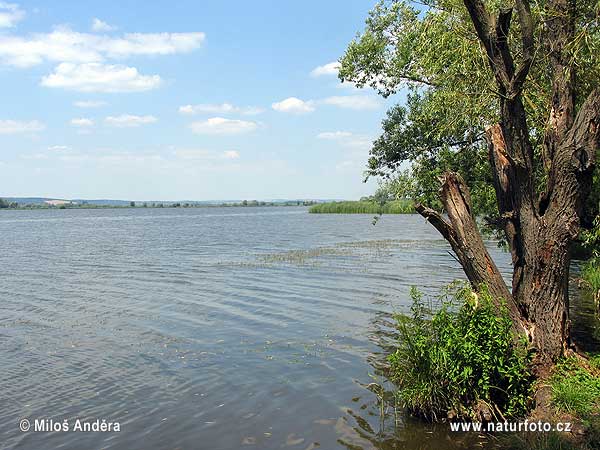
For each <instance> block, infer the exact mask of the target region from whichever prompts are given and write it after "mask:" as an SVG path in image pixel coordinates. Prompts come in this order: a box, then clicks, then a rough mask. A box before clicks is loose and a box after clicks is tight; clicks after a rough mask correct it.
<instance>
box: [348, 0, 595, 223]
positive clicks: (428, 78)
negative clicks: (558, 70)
mask: <svg viewBox="0 0 600 450" xmlns="http://www.w3.org/2000/svg"><path fill="white" fill-rule="evenodd" d="M485 4H486V7H487V9H488V11H490V13H491V14H494V15H495V14H496V13H497V11H498V10H499V8H500V7H512V6H514V5H513V4H512V2H507V1H505V0H488V1H485ZM576 8H577V11H576V29H577V31H576V37H575V39H574V40H573V42H571V43H570V44H569V53H570V54H571V68H570V70H573V71H574V73H575V80H576V82H575V83H576V92H577V99H578V101H579V102H581V101H583V99H585V98H586V96H587V94H588V93H589V92H590V91H591V89H593V88H594V87H595V86H596V85H597V83H598V79H599V78H600V4H599V3H598V1H597V0H583V1H582V2H577V5H576ZM531 10H532V16H533V19H534V55H535V56H534V60H533V64H532V67H531V69H530V71H529V76H528V78H527V80H526V82H525V85H524V90H523V94H522V95H523V103H524V105H525V109H526V114H527V117H528V120H527V121H528V127H529V130H530V139H531V141H532V143H533V146H534V153H535V155H536V158H535V160H536V169H535V177H536V180H535V183H534V184H535V185H536V186H538V187H539V189H538V190H540V191H541V190H542V186H544V185H545V179H546V172H545V170H546V169H545V168H544V167H543V164H542V163H541V159H540V155H541V151H542V150H541V149H542V144H543V138H544V134H545V131H546V128H547V126H548V123H549V122H548V120H549V114H550V108H551V86H552V73H551V72H550V69H549V67H550V64H549V55H550V52H551V51H552V48H550V47H549V46H548V45H547V44H546V40H545V38H546V36H545V34H544V33H545V31H544V25H543V23H544V20H545V19H548V18H550V17H552V15H553V14H556V12H553V11H551V10H549V9H548V7H547V3H546V2H545V1H541V2H533V4H532V5H531ZM508 44H509V47H510V50H511V53H512V55H513V57H514V60H515V64H516V65H518V63H519V62H520V61H521V60H522V55H523V47H522V45H523V44H522V40H521V36H520V28H519V22H518V20H516V18H513V22H512V25H511V28H510V32H509V36H508ZM340 62H341V69H340V71H339V76H340V78H341V79H342V80H348V81H353V82H355V83H356V84H357V85H358V86H371V87H373V88H374V89H376V90H377V91H378V92H379V93H380V94H381V95H383V96H386V97H387V96H389V95H391V94H393V93H396V92H398V91H399V90H406V91H408V94H409V95H408V100H407V102H406V104H405V105H402V106H395V107H393V108H392V109H391V110H390V111H389V112H388V115H387V117H386V119H385V120H384V121H383V123H382V126H383V133H382V135H381V136H380V137H379V138H378V139H377V140H376V141H375V142H374V144H373V147H372V150H371V155H370V158H369V161H368V167H367V175H368V176H383V177H389V176H392V175H393V174H394V173H395V172H396V171H397V170H398V168H399V167H400V166H401V165H402V167H406V163H407V162H408V163H410V164H411V167H412V168H413V174H414V176H415V180H416V181H417V184H418V189H419V190H420V191H421V195H420V197H418V198H417V199H416V200H418V201H420V202H422V203H425V204H427V205H428V206H430V207H434V208H435V207H439V206H440V205H439V204H438V203H437V201H436V200H434V197H435V193H437V189H438V186H439V183H438V181H437V175H439V174H441V173H442V172H443V171H445V170H455V171H456V170H457V168H458V170H457V171H458V172H460V174H461V175H462V176H463V178H464V179H465V180H466V181H467V184H468V186H469V188H470V189H471V191H472V194H473V196H474V197H475V198H476V200H477V201H478V206H477V207H476V208H475V209H476V210H477V211H478V212H481V213H483V214H486V215H493V214H494V212H495V211H496V207H495V193H494V192H493V189H492V188H491V186H490V181H491V180H490V178H489V174H490V170H489V166H488V165H487V148H486V147H485V145H484V143H483V142H482V140H481V137H482V135H483V132H484V130H485V127H486V126H488V125H492V124H494V123H497V122H498V121H499V114H498V111H499V101H498V98H499V93H498V92H497V88H496V85H495V82H494V76H493V74H492V71H491V69H490V67H489V63H488V57H487V55H486V53H485V51H484V50H483V49H482V47H481V46H480V44H479V41H478V39H477V37H476V34H475V30H474V27H473V24H472V22H471V20H470V18H469V16H468V13H467V11H466V8H465V7H464V3H463V1H462V0H425V1H424V2H410V1H407V0H404V1H380V2H379V3H377V5H376V6H375V7H374V8H373V10H372V11H371V12H370V14H369V17H368V18H367V19H366V22H365V29H364V31H363V32H362V33H360V34H359V35H358V36H357V37H356V38H355V39H354V40H353V41H352V42H351V43H350V44H349V46H348V48H347V50H346V52H345V54H344V56H343V57H342V58H341V60H340ZM597 179H598V176H596V181H598V180H597ZM598 183H600V181H598ZM598 183H595V184H598ZM595 187H597V186H595ZM598 192H600V190H598ZM588 208H591V209H592V210H593V211H596V210H597V208H598V205H597V196H596V197H595V203H594V204H589V205H588Z"/></svg>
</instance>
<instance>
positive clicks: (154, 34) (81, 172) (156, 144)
mask: <svg viewBox="0 0 600 450" xmlns="http://www.w3.org/2000/svg"><path fill="white" fill-rule="evenodd" d="M372 6H373V3H372V2H369V1H354V0H343V1H333V0H328V1H322V0H321V1H306V0H304V1H281V0H279V1H275V0H272V1H260V0H254V1H251V2H250V1H241V0H238V1H230V2H220V1H198V0H195V1H181V0H177V1H170V2H167V1H152V2H141V1H127V0H120V1H77V2H74V1H69V2H67V1H52V2H50V1H46V2H40V1H37V2H36V1H32V2H25V1H23V2H19V3H14V2H10V3H9V2H2V1H0V83H1V84H0V85H1V86H2V87H3V88H2V98H3V101H2V103H1V104H0V145H1V147H0V148H1V150H0V177H1V180H2V181H1V184H0V196H47V197H55V198H114V199H134V200H148V199H152V200H176V199H189V200H209V199H211V200H220V199H270V198H358V197H360V196H361V195H365V194H369V193H372V191H373V190H374V188H375V184H374V183H369V184H366V185H365V184H363V183H362V172H363V170H364V166H365V162H366V159H367V155H368V151H369V147H370V142H371V141H372V139H373V138H375V137H376V136H377V135H378V133H379V130H380V122H381V119H382V118H383V117H384V116H385V111H386V110H387V109H388V108H389V107H390V106H391V105H392V104H393V103H394V102H397V101H398V100H399V98H398V97H396V98H391V99H388V100H384V99H382V98H380V97H378V96H377V95H376V93H375V92H373V91H371V90H370V89H361V90H359V89H356V88H355V87H353V86H352V85H346V86H342V85H341V84H340V82H339V80H338V79H337V77H336V68H335V64H334V63H335V61H336V60H337V59H338V58H339V57H340V56H341V55H342V54H343V52H344V50H345V48H346V46H347V44H348V42H349V41H350V40H351V39H352V38H353V37H354V36H355V34H356V33H357V32H358V31H360V30H362V28H363V23H364V19H365V18H366V16H367V13H368V11H369V9H370V8H371V7H372Z"/></svg>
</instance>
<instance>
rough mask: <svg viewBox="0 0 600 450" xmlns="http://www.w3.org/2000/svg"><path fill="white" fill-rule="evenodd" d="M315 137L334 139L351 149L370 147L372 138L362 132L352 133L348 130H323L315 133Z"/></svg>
mask: <svg viewBox="0 0 600 450" xmlns="http://www.w3.org/2000/svg"><path fill="white" fill-rule="evenodd" d="M317 139H325V140H329V141H336V142H338V143H340V144H341V145H342V146H344V147H348V148H351V149H353V150H367V149H369V148H371V144H372V139H371V138H370V137H369V136H366V135H364V134H354V133H352V132H350V131H324V132H322V133H319V134H317Z"/></svg>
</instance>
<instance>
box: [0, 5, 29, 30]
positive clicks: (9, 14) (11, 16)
mask: <svg viewBox="0 0 600 450" xmlns="http://www.w3.org/2000/svg"><path fill="white" fill-rule="evenodd" d="M24 17H25V11H23V10H21V9H20V8H19V5H17V4H15V3H6V2H0V28H12V27H14V26H15V25H16V24H17V22H20V21H21V20H23V18H24Z"/></svg>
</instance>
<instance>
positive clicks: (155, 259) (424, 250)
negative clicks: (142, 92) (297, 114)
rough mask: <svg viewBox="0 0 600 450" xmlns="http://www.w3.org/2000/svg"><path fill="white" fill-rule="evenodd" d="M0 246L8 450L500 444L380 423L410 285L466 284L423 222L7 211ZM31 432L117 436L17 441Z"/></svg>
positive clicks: (0, 224)
mask: <svg viewBox="0 0 600 450" xmlns="http://www.w3.org/2000/svg"><path fill="white" fill-rule="evenodd" d="M0 235H1V236H2V252H1V253H0V263H1V267H2V271H1V272H0V298H1V301H0V344H1V348H2V351H1V353H0V364H1V367H2V370H1V371H0V405H1V410H0V436H3V438H2V442H1V443H0V445H1V446H2V448H22V449H51V448H61V449H101V448H102V449H133V448H144V449H191V448H193V449H211V450H218V449H237V448H248V449H261V450H263V449H281V448H286V449H287V448H289V449H302V450H306V449H314V448H321V449H327V450H331V449H370V448H379V449H393V448H407V449H413V448H414V449H416V448H422V449H425V448H432V449H444V448H447V449H451V448H464V447H465V446H467V445H475V444H477V443H479V442H480V441H481V444H482V445H490V443H489V442H486V438H480V437H478V436H469V435H464V434H463V435H460V434H457V433H454V435H452V433H451V432H450V431H449V430H448V428H447V426H446V425H443V424H442V425H437V426H430V425H425V424H422V423H420V422H418V421H415V420H414V419H410V418H408V417H405V416H404V415H402V414H399V415H398V416H397V417H394V415H393V414H391V412H390V411H389V410H388V411H387V413H388V414H386V415H384V417H382V416H381V414H380V407H379V405H378V399H377V396H376V395H375V394H374V393H372V392H371V391H370V390H369V389H367V388H366V386H367V385H368V384H369V383H372V382H382V378H381V376H379V375H377V371H376V367H377V366H378V364H380V363H381V361H382V359H383V357H384V356H383V350H382V346H385V343H386V342H387V340H388V339H389V338H390V333H391V332H392V326H391V325H392V323H391V314H392V313H393V312H406V311H408V307H409V306H410V299H409V297H408V293H409V288H410V286H412V285H416V286H418V287H420V288H421V289H422V290H424V291H425V292H426V293H432V294H433V293H436V292H437V291H438V290H439V289H440V288H441V287H442V286H444V285H445V284H447V283H448V282H450V281H452V280H454V279H457V278H463V275H462V272H461V270H460V267H459V265H458V263H457V262H456V261H455V260H454V259H453V258H452V257H451V256H450V254H449V253H448V251H449V247H448V245H447V244H446V243H445V242H444V241H443V240H442V239H441V238H440V236H439V235H438V233H437V232H436V231H435V230H434V229H433V227H431V226H430V225H429V224H427V223H426V222H425V221H424V220H423V219H422V218H421V217H420V216H417V215H397V216H384V217H383V218H382V219H380V220H379V222H378V223H377V224H376V225H375V226H374V225H373V224H372V216H370V215H318V214H308V213H307V209H306V208H303V207H271V208H193V209H181V208H177V209H175V208H165V209H145V208H137V209H95V210H92V209H90V210H69V209H67V210H38V211H2V212H1V213H0ZM490 250H491V252H492V253H493V256H494V258H495V259H496V261H497V263H498V265H499V267H500V268H501V270H503V271H504V272H506V273H507V272H508V269H509V255H507V254H506V253H503V252H502V251H501V250H499V249H498V248H497V247H496V246H495V244H494V243H491V245H490ZM388 388H390V387H389V386H388ZM23 418H27V419H29V420H30V421H31V422H32V424H33V421H34V420H35V419H48V420H50V419H52V420H54V421H55V422H61V423H62V422H63V421H64V420H66V421H67V422H68V423H70V424H71V426H72V424H73V423H74V422H75V420H76V419H81V420H84V421H93V420H96V419H98V420H102V419H105V420H106V421H107V422H118V423H119V424H120V431H119V432H105V433H102V432H87V433H86V432H72V431H69V432H62V431H58V432H52V433H48V432H34V431H29V432H21V431H19V421H20V420H21V419H23Z"/></svg>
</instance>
